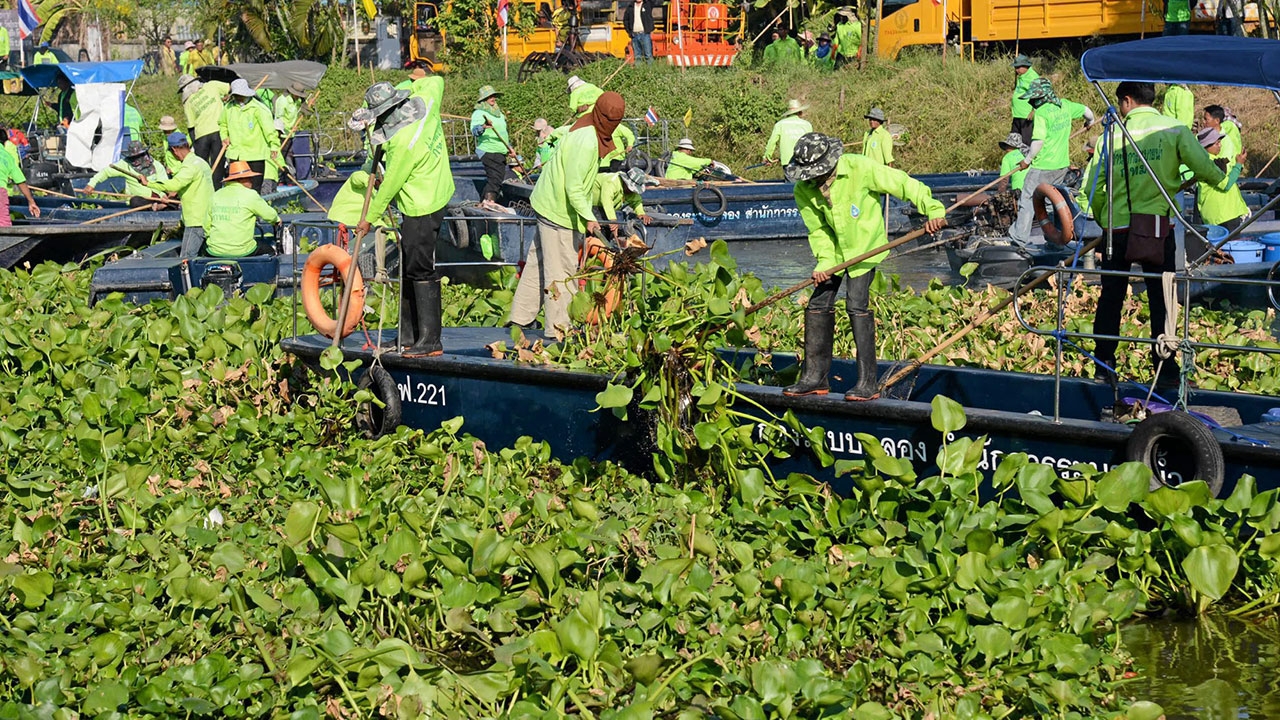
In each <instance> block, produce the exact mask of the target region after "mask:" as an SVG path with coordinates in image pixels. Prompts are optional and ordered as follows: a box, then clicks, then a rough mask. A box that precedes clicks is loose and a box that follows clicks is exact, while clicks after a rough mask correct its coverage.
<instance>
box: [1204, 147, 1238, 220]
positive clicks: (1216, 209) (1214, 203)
mask: <svg viewBox="0 0 1280 720" xmlns="http://www.w3.org/2000/svg"><path fill="white" fill-rule="evenodd" d="M1225 150H1226V148H1225V146H1224V148H1223V150H1221V151H1219V152H1218V154H1217V155H1211V156H1210V157H1212V158H1213V159H1214V160H1218V159H1220V158H1225V159H1226V161H1227V176H1226V177H1225V178H1223V179H1222V182H1220V183H1218V184H1217V185H1210V184H1209V183H1206V182H1201V183H1199V184H1198V185H1197V186H1196V187H1197V189H1196V209H1197V210H1199V211H1200V217H1201V218H1202V219H1203V220H1204V221H1205V222H1207V223H1209V224H1211V225H1221V224H1223V223H1225V222H1229V221H1231V220H1235V219H1236V218H1239V217H1244V216H1245V215H1248V214H1249V205H1248V204H1247V203H1246V202H1245V201H1244V196H1243V195H1241V194H1240V186H1239V185H1236V180H1237V179H1238V178H1239V177H1240V171H1241V170H1242V168H1241V166H1240V163H1238V162H1236V156H1235V155H1227V154H1226V152H1225Z"/></svg>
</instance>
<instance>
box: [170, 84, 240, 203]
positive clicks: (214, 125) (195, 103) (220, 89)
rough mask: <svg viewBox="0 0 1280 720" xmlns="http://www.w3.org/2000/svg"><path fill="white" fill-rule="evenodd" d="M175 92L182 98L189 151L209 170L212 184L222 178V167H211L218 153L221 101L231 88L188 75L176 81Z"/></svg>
mask: <svg viewBox="0 0 1280 720" xmlns="http://www.w3.org/2000/svg"><path fill="white" fill-rule="evenodd" d="M178 92H179V93H180V94H181V95H182V113H183V116H184V118H185V119H186V123H187V125H186V128H187V132H188V133H190V134H191V135H190V136H191V138H192V140H191V149H192V150H194V151H195V154H196V155H199V156H200V157H201V158H203V159H204V161H205V163H206V164H208V165H209V167H210V168H212V169H213V177H214V180H215V181H218V180H220V179H221V178H222V167H221V163H219V167H213V163H214V161H216V160H217V159H218V154H219V153H220V152H221V151H222V131H221V128H220V126H219V121H220V120H221V119H222V110H223V108H224V107H225V105H224V102H223V99H224V98H225V97H226V96H227V93H229V92H231V86H230V85H228V84H227V83H224V82H222V81H220V80H213V81H210V82H207V83H202V82H200V81H199V80H197V79H196V78H195V77H194V76H192V75H182V76H181V77H179V78H178Z"/></svg>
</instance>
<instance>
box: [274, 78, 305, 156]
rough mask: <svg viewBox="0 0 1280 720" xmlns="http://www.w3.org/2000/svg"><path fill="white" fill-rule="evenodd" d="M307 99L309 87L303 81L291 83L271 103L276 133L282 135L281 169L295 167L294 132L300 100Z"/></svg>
mask: <svg viewBox="0 0 1280 720" xmlns="http://www.w3.org/2000/svg"><path fill="white" fill-rule="evenodd" d="M306 99H307V89H306V88H305V87H303V86H302V83H297V82H295V83H290V84H289V87H288V88H287V89H286V90H285V91H284V92H282V93H280V94H278V95H276V97H275V100H274V101H272V103H271V115H272V117H274V119H275V128H276V133H277V134H278V135H279V136H280V157H281V158H283V161H282V165H280V166H279V167H280V168H281V169H287V170H288V171H289V172H290V173H292V172H293V171H292V170H291V169H290V168H292V167H293V133H294V131H295V130H296V129H297V126H298V113H299V108H300V105H299V102H300V101H302V100H306Z"/></svg>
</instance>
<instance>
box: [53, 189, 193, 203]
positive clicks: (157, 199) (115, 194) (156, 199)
mask: <svg viewBox="0 0 1280 720" xmlns="http://www.w3.org/2000/svg"><path fill="white" fill-rule="evenodd" d="M76 192H79V193H88V190H85V189H84V188H76ZM93 194H94V195H102V196H104V197H113V198H121V199H124V200H131V199H133V198H135V197H142V196H141V195H129V194H126V193H118V192H110V191H108V190H97V189H95V190H94V191H93ZM61 197H70V196H68V195H62V196H61ZM72 199H73V200H87V199H89V198H72ZM146 200H147V202H159V203H172V204H174V205H176V204H178V203H180V202H182V201H181V200H175V199H173V198H170V197H163V196H159V197H150V198H146Z"/></svg>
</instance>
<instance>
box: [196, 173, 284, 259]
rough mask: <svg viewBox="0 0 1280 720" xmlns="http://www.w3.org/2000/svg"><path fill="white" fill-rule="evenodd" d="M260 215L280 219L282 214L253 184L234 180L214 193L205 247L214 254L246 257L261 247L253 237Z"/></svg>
mask: <svg viewBox="0 0 1280 720" xmlns="http://www.w3.org/2000/svg"><path fill="white" fill-rule="evenodd" d="M258 218H261V219H263V220H265V221H267V222H269V223H274V222H279V221H280V214H279V213H277V212H276V209H275V208H273V207H271V205H269V204H268V203H267V201H266V200H263V199H262V196H261V195H259V194H258V193H257V192H255V191H254V189H253V188H251V187H245V186H244V185H241V184H240V183H236V182H231V183H227V184H226V185H223V186H222V187H221V188H219V189H218V192H216V193H214V194H213V207H212V208H211V209H210V211H209V232H208V236H207V238H206V239H205V247H206V249H207V250H208V252H209V254H210V255H212V256H213V257H244V256H246V255H252V254H253V252H254V251H255V250H257V249H258V241H257V240H255V239H254V238H253V231H254V225H256V223H257V220H258Z"/></svg>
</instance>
